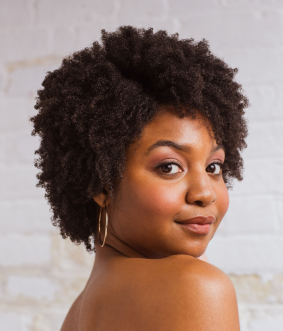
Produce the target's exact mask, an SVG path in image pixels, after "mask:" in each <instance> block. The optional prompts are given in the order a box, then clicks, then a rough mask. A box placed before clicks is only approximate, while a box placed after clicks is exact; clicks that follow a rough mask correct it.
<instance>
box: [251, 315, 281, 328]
mask: <svg viewBox="0 0 283 331" xmlns="http://www.w3.org/2000/svg"><path fill="white" fill-rule="evenodd" d="M282 327H283V317H282V316H278V317H277V318H272V317H271V318H264V319H259V320H254V321H252V322H251V324H250V328H249V330H250V331H266V330H272V331H282Z"/></svg>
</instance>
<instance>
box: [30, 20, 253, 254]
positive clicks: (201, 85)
mask: <svg viewBox="0 0 283 331" xmlns="http://www.w3.org/2000/svg"><path fill="white" fill-rule="evenodd" d="M101 40H102V44H100V43H98V42H94V43H93V44H92V46H91V47H89V48H85V49H83V50H81V51H79V52H76V53H74V54H73V55H71V56H68V57H66V58H64V59H63V61H62V64H61V66H60V67H59V68H58V69H57V70H54V71H52V72H48V73H47V75H46V77H45V79H44V81H43V83H42V86H43V88H42V89H41V90H39V91H38V97H37V102H36V105H35V109H37V110H38V114H37V115H36V116H34V117H32V118H31V119H30V120H31V122H32V123H33V126H34V129H33V131H32V135H36V134H38V135H39V136H40V137H41V143H40V147H39V149H38V150H36V151H35V154H38V155H39V157H38V158H37V159H36V160H35V166H36V167H37V168H38V169H40V170H41V172H39V173H38V174H37V178H38V183H37V186H38V187H43V188H45V191H46V193H45V197H46V198H47V199H48V202H49V204H50V205H51V208H52V212H53V216H52V222H53V224H54V225H56V226H58V227H59V228H60V230H61V235H62V236H63V238H66V237H70V239H71V240H72V241H73V242H76V243H81V242H83V243H84V244H85V245H86V248H87V250H88V251H91V250H94V251H95V243H94V234H95V229H96V226H97V222H98V212H99V206H98V205H97V204H96V203H95V202H94V200H93V197H94V196H95V195H97V194H99V193H101V192H103V191H104V190H105V187H107V188H108V189H109V190H110V194H111V196H112V197H113V196H114V193H115V192H116V188H117V185H118V184H119V182H120V180H121V179H122V178H123V172H124V170H125V169H126V168H125V167H126V150H127V148H128V146H129V145H130V144H131V143H133V142H134V141H136V140H137V139H138V138H139V137H140V135H141V133H142V130H143V128H144V127H145V125H146V124H147V123H149V121H151V120H152V119H153V118H154V116H155V115H156V114H157V113H158V112H159V111H160V109H161V108H160V105H163V104H168V105H174V106H175V107H176V112H177V113H178V114H179V116H180V117H183V116H185V115H190V116H194V115H195V113H196V111H197V112H199V113H200V114H202V115H203V117H205V118H207V119H208V121H209V122H210V125H211V128H212V130H213V133H214V137H215V139H216V142H217V143H218V144H222V145H223V147H224V149H225V152H226V159H225V163H224V167H223V178H224V181H225V183H226V184H227V186H228V187H231V185H230V184H231V179H233V178H236V179H238V180H241V179H242V170H243V160H242V158H241V155H240V151H241V150H242V149H243V148H245V147H246V143H245V138H246V136H247V124H246V120H245V118H244V108H246V107H247V106H248V100H247V98H246V97H245V96H244V94H243V92H242V89H241V85H240V84H238V83H237V82H235V81H234V76H235V74H236V73H237V69H232V68H230V67H229V66H228V65H227V64H226V63H225V62H223V61H222V60H221V59H219V58H217V57H216V56H215V55H213V54H212V53H211V52H210V50H209V45H208V42H207V41H206V40H204V39H203V40H201V41H199V42H195V41H194V40H193V39H179V36H178V34H173V35H168V33H167V32H166V31H157V32H155V33H154V32H153V29H152V28H149V29H138V28H134V27H132V26H122V27H119V28H118V29H117V30H116V32H112V33H108V32H106V31H105V30H102V37H101Z"/></svg>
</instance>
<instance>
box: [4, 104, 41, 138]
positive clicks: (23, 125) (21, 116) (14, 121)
mask: <svg viewBox="0 0 283 331" xmlns="http://www.w3.org/2000/svg"><path fill="white" fill-rule="evenodd" d="M34 105H35V100H30V99H26V98H2V99H1V100H0V114H1V121H0V132H1V133H3V132H10V131H16V130H29V131H30V132H31V131H32V123H31V122H29V117H30V116H33V115H35V113H36V110H35V109H34Z"/></svg>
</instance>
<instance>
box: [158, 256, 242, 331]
mask: <svg viewBox="0 0 283 331" xmlns="http://www.w3.org/2000/svg"><path fill="white" fill-rule="evenodd" d="M164 262H165V269H168V270H167V273H168V275H169V278H168V279H166V280H165V282H164V288H163V291H166V300H163V301H161V302H160V313H162V315H163V316H165V318H166V330H167V328H168V330H170V329H171V330H173V329H174V330H176V331H188V330H197V331H208V330H209V331H239V330H240V325H239V315H238V306H237V298H236V293H235V289H234V286H233V284H232V282H231V280H230V278H229V277H228V276H227V275H226V274H225V273H224V272H223V271H221V270H220V269H218V268H217V267H215V266H213V265H211V264H209V263H207V262H204V261H201V260H198V259H195V258H193V257H190V256H186V255H175V256H171V257H169V258H167V259H164ZM163 279H164V278H163ZM160 330H161V329H160ZM164 330H165V329H164Z"/></svg>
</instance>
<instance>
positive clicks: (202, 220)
mask: <svg viewBox="0 0 283 331" xmlns="http://www.w3.org/2000/svg"><path fill="white" fill-rule="evenodd" d="M215 221H216V219H215V217H214V216H196V217H193V218H189V219H187V220H184V221H176V223H182V224H212V223H214V222H215Z"/></svg>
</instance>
